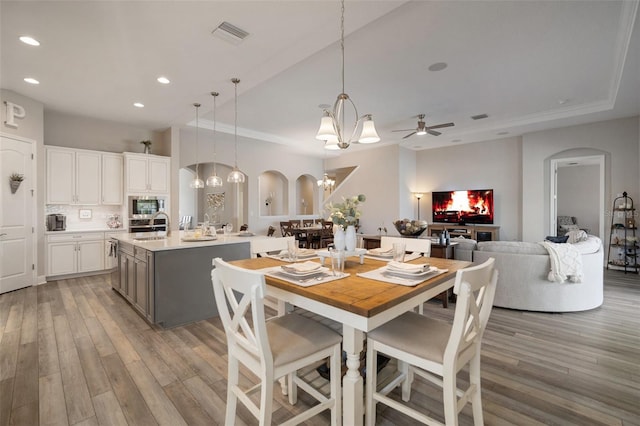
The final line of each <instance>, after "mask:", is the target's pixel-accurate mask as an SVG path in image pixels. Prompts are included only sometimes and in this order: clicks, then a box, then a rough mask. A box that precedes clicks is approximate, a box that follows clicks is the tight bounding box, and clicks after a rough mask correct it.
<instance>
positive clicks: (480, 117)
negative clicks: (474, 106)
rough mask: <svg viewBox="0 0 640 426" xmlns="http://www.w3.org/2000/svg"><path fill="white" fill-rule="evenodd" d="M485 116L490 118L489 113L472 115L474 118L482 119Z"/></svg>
mask: <svg viewBox="0 0 640 426" xmlns="http://www.w3.org/2000/svg"><path fill="white" fill-rule="evenodd" d="M484 118H489V116H488V115H487V114H478V115H472V116H471V119H472V120H482V119H484Z"/></svg>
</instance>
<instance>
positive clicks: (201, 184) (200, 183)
mask: <svg viewBox="0 0 640 426" xmlns="http://www.w3.org/2000/svg"><path fill="white" fill-rule="evenodd" d="M189 187H191V188H193V189H201V188H204V182H203V181H202V179H200V178H199V177H198V176H196V178H195V179H194V180H192V181H191V183H190V184H189Z"/></svg>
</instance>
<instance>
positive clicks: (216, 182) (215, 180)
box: [207, 173, 223, 186]
mask: <svg viewBox="0 0 640 426" xmlns="http://www.w3.org/2000/svg"><path fill="white" fill-rule="evenodd" d="M222 185H223V182H222V178H221V177H220V176H218V175H217V174H215V173H214V174H212V175H211V176H209V177H208V178H207V186H222Z"/></svg>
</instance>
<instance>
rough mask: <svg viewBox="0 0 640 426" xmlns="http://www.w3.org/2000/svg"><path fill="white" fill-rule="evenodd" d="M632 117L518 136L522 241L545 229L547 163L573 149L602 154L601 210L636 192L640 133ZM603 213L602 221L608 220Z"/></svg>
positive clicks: (639, 178)
mask: <svg viewBox="0 0 640 426" xmlns="http://www.w3.org/2000/svg"><path fill="white" fill-rule="evenodd" d="M639 118H640V117H638V116H636V117H630V118H623V119H618V120H609V121H602V122H598V123H590V124H583V125H579V126H571V127H563V128H559V129H553V130H545V131H541V132H535V133H529V134H526V135H524V136H523V137H522V188H523V189H522V193H523V197H522V230H523V234H522V236H523V239H524V240H525V241H538V240H539V239H540V238H541V236H544V235H546V232H547V230H548V229H549V214H548V212H549V184H548V182H549V179H548V175H549V173H548V170H549V159H550V158H552V157H554V158H555V157H557V156H558V154H560V153H563V152H565V151H570V150H573V154H572V156H575V152H577V151H576V150H584V151H585V152H593V151H598V152H604V153H605V154H606V160H605V209H607V210H608V209H610V208H611V203H612V201H613V198H615V196H616V194H618V193H621V192H622V191H627V192H628V193H629V196H631V197H632V198H633V199H634V200H638V199H640V198H638V195H639V193H640V175H639V174H640V163H639V155H640V154H639V152H638V151H639V150H640V133H639V126H638V120H639ZM610 217H611V216H610V214H608V212H607V211H605V222H606V221H607V218H610Z"/></svg>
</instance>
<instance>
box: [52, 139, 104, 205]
mask: <svg viewBox="0 0 640 426" xmlns="http://www.w3.org/2000/svg"><path fill="white" fill-rule="evenodd" d="M101 166H102V162H101V156H100V153H99V152H94V151H81V150H74V149H65V148H47V175H46V176H47V201H46V202H47V204H83V205H97V204H100V194H101V188H100V183H101V173H102V167H101Z"/></svg>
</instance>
